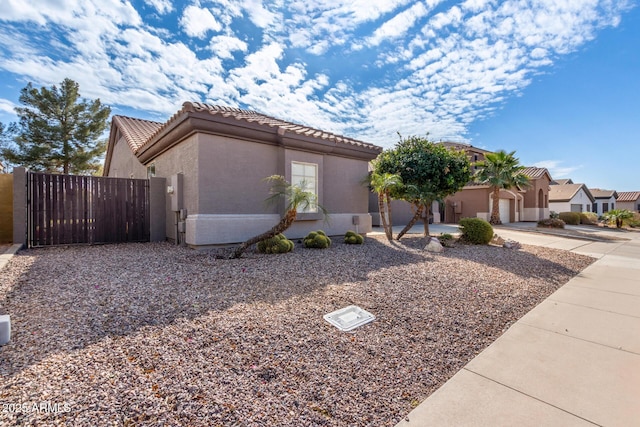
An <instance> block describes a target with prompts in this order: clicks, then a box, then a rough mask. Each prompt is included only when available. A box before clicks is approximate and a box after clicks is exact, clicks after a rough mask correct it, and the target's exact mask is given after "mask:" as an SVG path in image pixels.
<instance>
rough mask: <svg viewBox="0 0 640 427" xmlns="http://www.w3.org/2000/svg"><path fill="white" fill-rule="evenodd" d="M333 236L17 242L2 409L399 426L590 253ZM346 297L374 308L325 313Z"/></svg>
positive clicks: (7, 271) (9, 288)
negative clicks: (236, 244)
mask: <svg viewBox="0 0 640 427" xmlns="http://www.w3.org/2000/svg"><path fill="white" fill-rule="evenodd" d="M336 240H339V239H334V242H335V243H334V245H333V246H332V247H331V248H330V249H328V250H313V249H304V248H302V247H301V245H300V244H298V243H297V244H296V248H295V250H294V252H293V253H289V254H284V255H260V254H257V253H247V254H246V255H245V256H244V257H243V258H242V259H238V260H222V259H216V258H215V256H214V253H207V252H196V251H192V250H189V249H186V248H179V247H176V246H171V245H169V244H166V243H163V244H155V243H154V244H127V245H105V246H91V247H86V246H84V247H69V248H49V249H36V250H27V251H21V252H19V253H18V255H16V256H15V257H14V258H13V259H12V260H11V262H10V263H9V264H8V265H7V266H6V267H5V268H4V269H3V270H2V271H0V314H10V315H11V318H12V329H13V334H12V340H11V342H10V343H9V344H8V345H6V346H3V347H0V404H2V411H1V412H0V425H3V426H4V425H37V426H43V425H73V426H96V425H100V426H108V425H114V426H122V425H124V426H128V425H149V426H158V425H176V426H177V425H185V426H216V425H221V426H236V425H237V426H393V425H394V424H395V423H397V422H398V421H399V420H400V419H402V417H404V416H405V415H407V414H408V413H409V412H410V411H411V409H413V408H414V407H415V406H416V405H418V404H419V403H420V402H421V401H422V400H424V399H425V398H426V397H427V396H428V395H429V394H431V393H432V392H433V391H435V390H436V389H437V388H438V387H439V386H440V385H442V384H443V383H444V382H445V381H446V380H447V379H448V378H450V377H451V376H452V375H453V374H454V373H455V372H457V371H458V370H459V369H460V368H461V367H462V366H464V365H465V364H466V363H467V362H468V361H469V360H470V359H471V358H473V357H474V356H475V355H476V354H477V353H478V352H480V351H481V350H482V349H484V348H485V347H487V346H488V345H489V344H490V343H491V342H492V341H494V340H495V339H496V338H497V337H498V336H499V335H500V334H501V333H502V332H503V331H504V330H505V329H506V328H508V327H509V326H510V325H511V324H512V323H513V322H514V321H515V320H516V319H518V318H519V317H521V316H522V315H524V314H525V313H526V312H527V311H529V310H530V309H531V308H533V307H534V306H535V305H536V304H537V303H539V302H540V301H542V300H543V299H544V298H546V297H547V296H548V295H549V294H551V293H552V292H553V291H554V290H555V289H557V288H558V287H559V286H561V285H562V284H564V283H565V282H567V281H568V280H569V279H570V278H571V277H573V276H574V275H576V274H577V273H578V272H579V271H581V270H582V269H584V268H585V267H586V266H587V265H589V264H590V263H591V262H593V259H592V258H588V257H585V256H581V255H577V254H573V253H570V252H564V251H559V250H553V249H546V248H539V247H533V246H524V247H523V249H522V250H519V251H513V250H508V249H504V248H501V247H494V246H485V247H482V246H467V245H456V246H455V247H453V248H447V249H446V251H445V252H444V253H443V254H428V253H424V252H423V251H422V250H421V247H422V246H424V243H423V239H421V238H418V237H410V238H406V239H403V241H402V242H401V243H393V244H389V243H388V242H386V241H385V240H384V239H383V238H382V237H378V236H376V237H368V238H367V239H366V243H365V245H363V246H357V245H354V246H352V245H345V244H342V243H340V242H336ZM350 304H356V305H359V306H360V307H362V308H364V309H366V310H368V311H370V312H371V313H373V314H374V315H376V317H377V318H376V320H375V321H374V322H373V323H370V324H368V325H365V326H362V327H360V328H358V329H356V330H354V331H352V332H340V331H339V330H338V329H336V328H335V327H333V326H332V325H330V324H329V323H327V322H326V321H324V319H323V318H322V315H323V314H326V313H329V312H331V311H334V310H336V309H339V308H342V307H344V306H347V305H350ZM43 403H44V405H45V406H46V405H47V404H48V405H49V406H48V409H47V407H45V409H44V410H42V406H40V405H42V404H43ZM34 405H36V406H34Z"/></svg>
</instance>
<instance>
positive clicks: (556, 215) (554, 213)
mask: <svg viewBox="0 0 640 427" xmlns="http://www.w3.org/2000/svg"><path fill="white" fill-rule="evenodd" d="M559 217H560V214H559V213H558V212H556V211H551V212H549V218H551V219H558V218H559Z"/></svg>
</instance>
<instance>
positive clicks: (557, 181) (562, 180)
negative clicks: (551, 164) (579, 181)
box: [551, 178, 573, 185]
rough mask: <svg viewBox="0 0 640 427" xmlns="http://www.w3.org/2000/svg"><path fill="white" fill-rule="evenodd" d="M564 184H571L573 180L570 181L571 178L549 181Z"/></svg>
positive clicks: (553, 183) (552, 183) (554, 183)
mask: <svg viewBox="0 0 640 427" xmlns="http://www.w3.org/2000/svg"><path fill="white" fill-rule="evenodd" d="M565 184H573V181H571V178H567V179H554V180H552V181H551V185H565Z"/></svg>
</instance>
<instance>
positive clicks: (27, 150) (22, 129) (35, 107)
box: [0, 79, 111, 174]
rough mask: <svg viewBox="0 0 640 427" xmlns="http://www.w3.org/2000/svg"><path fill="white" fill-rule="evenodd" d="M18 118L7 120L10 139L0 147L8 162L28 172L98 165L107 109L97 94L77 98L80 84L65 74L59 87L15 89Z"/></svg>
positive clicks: (74, 170)
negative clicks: (16, 91)
mask: <svg viewBox="0 0 640 427" xmlns="http://www.w3.org/2000/svg"><path fill="white" fill-rule="evenodd" d="M19 100H20V103H21V104H22V105H23V106H22V107H16V108H15V111H16V114H17V115H18V117H19V121H18V123H12V124H11V125H10V126H9V127H8V129H10V130H11V140H12V142H13V144H10V145H9V146H6V147H4V148H2V151H1V152H0V154H1V156H2V157H4V158H5V159H6V160H7V161H8V162H9V163H12V164H14V165H19V166H25V167H27V168H29V169H31V170H33V171H46V172H58V173H65V174H67V173H72V174H80V173H87V172H92V171H95V170H97V169H98V168H99V167H100V162H99V160H98V159H99V157H100V156H101V155H102V154H103V153H104V151H105V149H106V141H105V140H104V139H102V140H101V139H100V138H101V136H102V134H103V132H104V131H105V130H106V129H107V122H108V118H109V115H110V114H111V108H109V107H107V106H104V105H102V103H101V102H100V100H99V99H95V100H92V101H89V100H86V99H83V98H80V93H79V85H78V83H76V82H74V81H73V80H71V79H64V80H63V81H62V83H61V84H60V87H59V88H58V87H56V86H55V85H54V86H52V87H51V88H46V87H42V88H40V89H37V88H34V87H33V85H32V84H31V83H29V84H27V86H26V87H24V88H23V89H22V90H21V91H20V98H19Z"/></svg>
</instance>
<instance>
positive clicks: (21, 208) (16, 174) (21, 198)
mask: <svg viewBox="0 0 640 427" xmlns="http://www.w3.org/2000/svg"><path fill="white" fill-rule="evenodd" d="M17 243H21V244H22V245H23V246H25V245H26V243H27V170H26V169H25V168H23V167H17V168H13V244H17Z"/></svg>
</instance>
